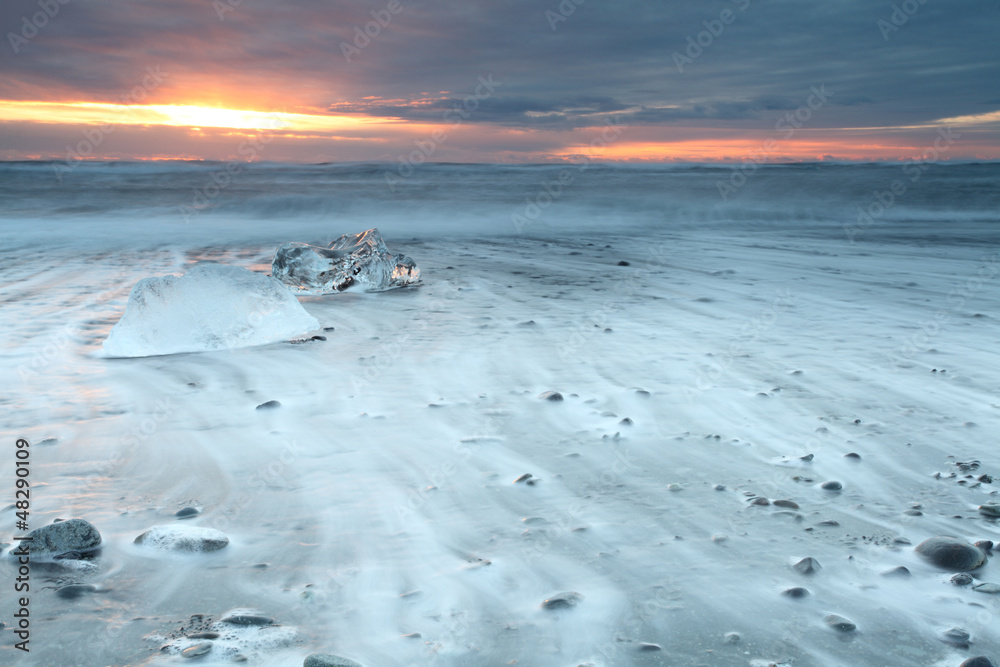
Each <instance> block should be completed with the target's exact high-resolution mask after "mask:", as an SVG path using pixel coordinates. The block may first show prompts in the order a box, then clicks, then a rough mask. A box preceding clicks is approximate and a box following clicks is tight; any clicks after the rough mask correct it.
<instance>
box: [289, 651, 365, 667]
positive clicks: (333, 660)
mask: <svg viewBox="0 0 1000 667" xmlns="http://www.w3.org/2000/svg"><path fill="white" fill-rule="evenodd" d="M302 667H364V665H362V664H361V663H360V662H354V661H353V660H348V659H347V658H341V657H340V656H339V655H330V654H329V653H313V654H312V655H309V656H306V660H305V662H303V663H302Z"/></svg>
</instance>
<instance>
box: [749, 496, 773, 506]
mask: <svg viewBox="0 0 1000 667" xmlns="http://www.w3.org/2000/svg"><path fill="white" fill-rule="evenodd" d="M750 504H751V505H770V504H771V501H770V500H768V499H767V498H764V497H763V496H757V497H756V498H754V499H753V500H751V501H750Z"/></svg>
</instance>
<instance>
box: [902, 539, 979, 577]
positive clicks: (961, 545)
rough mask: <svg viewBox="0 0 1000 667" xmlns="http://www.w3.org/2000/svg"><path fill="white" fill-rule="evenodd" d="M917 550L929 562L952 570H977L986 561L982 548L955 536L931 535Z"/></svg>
mask: <svg viewBox="0 0 1000 667" xmlns="http://www.w3.org/2000/svg"><path fill="white" fill-rule="evenodd" d="M915 550H916V552H917V553H918V554H920V555H921V556H923V558H924V559H925V560H927V561H928V562H930V563H932V564H934V565H937V566H938V567H940V568H942V569H945V570H951V571H952V572H967V571H969V570H975V569H978V568H980V567H982V566H983V565H984V564H985V563H986V554H985V553H984V552H983V550H982V549H980V548H979V547H977V546H974V545H972V544H969V543H968V542H963V541H962V540H956V539H955V538H954V537H929V538H927V539H926V540H924V541H923V542H921V543H920V544H918V545H917V546H916V548H915Z"/></svg>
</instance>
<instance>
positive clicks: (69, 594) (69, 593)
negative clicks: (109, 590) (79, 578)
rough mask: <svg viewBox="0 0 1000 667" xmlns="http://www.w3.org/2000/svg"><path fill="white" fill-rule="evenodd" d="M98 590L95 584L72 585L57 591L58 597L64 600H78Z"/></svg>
mask: <svg viewBox="0 0 1000 667" xmlns="http://www.w3.org/2000/svg"><path fill="white" fill-rule="evenodd" d="M96 590H97V586H95V585H94V584H70V585H69V586H63V587H62V588H60V589H58V590H56V595H58V596H59V597H61V598H62V599H64V600H76V599H77V598H80V597H83V596H84V595H86V594H87V593H93V592H95V591H96Z"/></svg>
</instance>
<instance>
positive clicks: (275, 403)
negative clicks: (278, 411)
mask: <svg viewBox="0 0 1000 667" xmlns="http://www.w3.org/2000/svg"><path fill="white" fill-rule="evenodd" d="M280 407H281V403H279V402H278V401H267V402H266V403H261V404H260V405H258V406H257V409H258V410H273V409H275V408H280Z"/></svg>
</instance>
